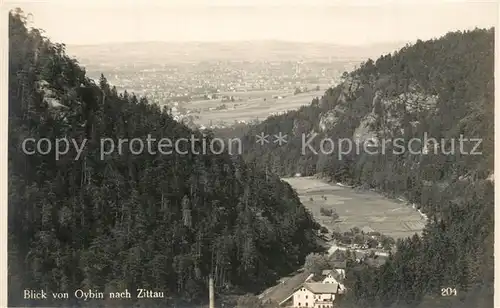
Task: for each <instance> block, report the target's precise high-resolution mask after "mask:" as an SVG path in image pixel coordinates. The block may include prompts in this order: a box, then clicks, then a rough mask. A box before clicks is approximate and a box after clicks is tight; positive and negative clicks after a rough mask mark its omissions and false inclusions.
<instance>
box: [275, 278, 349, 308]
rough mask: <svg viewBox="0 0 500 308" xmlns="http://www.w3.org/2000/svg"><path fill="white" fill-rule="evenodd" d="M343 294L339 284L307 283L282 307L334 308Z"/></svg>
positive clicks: (283, 302)
mask: <svg viewBox="0 0 500 308" xmlns="http://www.w3.org/2000/svg"><path fill="white" fill-rule="evenodd" d="M342 293H344V291H343V288H342V287H341V286H340V285H339V284H338V283H322V282H305V283H303V284H302V285H301V286H300V287H299V288H297V289H296V290H295V291H294V292H293V293H292V294H291V295H290V296H288V297H287V298H285V299H284V300H283V301H282V302H281V303H280V306H288V307H293V308H298V307H314V308H332V307H333V302H334V301H335V298H336V297H337V296H338V295H339V294H342Z"/></svg>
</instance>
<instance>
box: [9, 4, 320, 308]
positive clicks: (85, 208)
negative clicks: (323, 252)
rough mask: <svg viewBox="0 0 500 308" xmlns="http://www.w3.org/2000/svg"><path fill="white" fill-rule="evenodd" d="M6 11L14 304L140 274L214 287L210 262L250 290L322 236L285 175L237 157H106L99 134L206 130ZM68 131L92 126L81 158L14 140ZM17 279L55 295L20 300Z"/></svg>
mask: <svg viewBox="0 0 500 308" xmlns="http://www.w3.org/2000/svg"><path fill="white" fill-rule="evenodd" d="M9 22H10V25H9V36H10V46H9V47H10V52H9V65H10V66H9V153H8V155H9V159H8V164H9V165H8V166H9V170H8V176H9V187H8V191H9V306H11V305H12V306H15V305H22V306H34V305H36V306H52V305H65V306H68V305H69V303H63V302H61V300H54V299H52V297H51V295H50V292H51V291H52V292H68V293H69V294H70V298H72V297H73V293H74V291H75V290H76V289H83V290H88V289H91V290H93V291H101V292H115V291H119V292H122V291H124V290H125V289H128V290H129V291H130V292H131V293H135V290H136V289H137V288H139V287H140V288H147V289H150V290H156V291H164V292H165V296H166V297H167V296H168V297H172V298H173V299H172V300H175V299H183V300H185V301H186V302H191V303H193V302H196V301H199V300H200V299H201V300H205V299H208V298H207V295H208V293H207V292H208V291H207V277H208V275H209V274H213V276H214V278H215V284H216V288H217V290H216V291H217V293H218V294H220V293H222V292H223V291H225V290H227V291H232V290H242V291H245V292H248V291H258V290H261V289H262V288H263V287H265V286H268V285H270V284H273V283H274V282H275V281H276V279H277V278H278V277H280V276H282V275H284V274H287V273H289V272H290V271H292V270H294V269H297V267H298V266H300V265H301V264H302V263H303V261H304V258H305V256H306V255H307V254H308V253H310V252H312V251H315V250H317V249H318V247H317V245H316V244H315V243H316V241H315V234H316V230H317V229H318V225H317V224H316V223H315V222H314V221H313V220H312V218H311V216H310V214H309V213H308V212H307V211H306V210H305V208H304V207H303V206H302V204H301V203H300V201H299V199H298V197H297V195H296V193H295V192H294V191H293V190H292V189H291V187H290V186H289V185H288V184H286V183H284V182H281V181H280V179H279V178H278V177H277V176H276V175H271V174H267V173H266V172H262V171H259V169H257V168H253V167H251V166H249V165H248V164H245V163H244V162H242V160H241V159H239V158H238V157H230V156H229V155H227V154H220V155H216V154H210V153H209V154H206V155H195V154H187V155H180V154H176V153H175V152H174V153H173V154H171V155H162V154H159V152H158V154H150V153H148V152H144V153H143V154H140V155H132V154H130V153H129V152H127V151H124V153H122V154H119V153H117V151H115V152H114V153H113V154H112V155H109V156H107V157H105V159H103V160H101V159H100V153H99V146H100V144H99V143H100V142H99V140H100V138H112V139H114V140H116V139H119V138H130V139H131V138H141V139H143V140H146V136H147V135H148V134H151V135H152V136H153V137H155V138H166V137H168V138H170V139H172V140H176V139H178V138H181V137H185V138H188V139H189V136H190V135H191V134H196V135H197V136H201V134H200V133H199V132H196V131H191V130H189V129H188V128H186V127H185V126H183V125H182V124H179V123H177V122H175V121H174V120H173V119H172V118H171V117H170V116H169V115H168V114H167V113H166V112H164V111H162V110H160V109H159V107H157V106H155V105H152V104H149V103H148V102H147V101H146V100H145V99H139V98H137V97H136V96H135V95H133V94H129V93H126V92H125V93H122V94H118V93H116V90H115V89H114V88H113V87H110V85H109V84H108V83H107V82H106V79H105V77H104V76H102V77H101V80H100V81H99V82H98V84H95V83H94V82H93V81H92V80H90V79H89V78H87V77H86V76H85V70H84V69H83V68H82V67H80V66H79V65H78V63H77V61H76V60H74V59H71V58H69V57H68V56H66V55H65V51H64V45H62V44H56V43H52V42H50V41H49V40H48V39H47V38H44V37H43V36H42V34H41V32H40V31H39V30H36V29H27V28H26V25H25V18H24V17H23V15H22V12H21V11H20V10H17V11H16V12H14V13H12V14H11V15H10V20H9ZM64 137H66V138H69V139H71V138H73V139H74V140H75V141H76V142H77V143H78V145H81V144H82V142H83V140H84V139H87V140H88V142H87V145H86V147H85V151H83V153H82V154H81V156H80V157H79V158H78V159H75V157H76V156H77V152H76V150H75V149H74V147H71V149H70V151H69V152H68V153H67V154H65V155H63V156H62V157H61V158H60V159H59V160H56V158H55V156H54V150H52V152H50V153H49V154H48V155H41V154H34V155H27V154H25V153H23V151H22V148H21V145H22V142H23V140H25V138H35V139H36V140H38V139H40V138H48V139H49V140H51V141H52V142H54V141H55V139H56V138H64ZM199 147H201V145H199ZM199 147H198V148H199ZM198 150H199V149H198ZM24 289H34V290H40V289H44V290H45V291H47V292H49V298H48V299H46V300H43V301H40V302H35V301H25V300H23V299H22V297H23V290H24ZM165 300H166V299H165ZM165 300H163V301H162V300H153V301H152V302H148V301H144V300H143V301H140V303H141V304H142V305H143V306H145V307H154V306H155V305H157V304H158V305H161V306H162V307H165ZM120 303H121V304H125V303H126V301H125V300H122V301H121V302H120ZM85 304H86V305H87V304H88V305H91V306H92V307H98V305H104V304H106V305H111V304H112V303H110V302H107V300H104V301H103V300H98V301H97V302H92V301H87V302H86V303H85ZM75 305H82V306H83V304H82V302H80V304H75ZM114 305H117V303H116V302H115V303H114ZM191 306H192V304H191Z"/></svg>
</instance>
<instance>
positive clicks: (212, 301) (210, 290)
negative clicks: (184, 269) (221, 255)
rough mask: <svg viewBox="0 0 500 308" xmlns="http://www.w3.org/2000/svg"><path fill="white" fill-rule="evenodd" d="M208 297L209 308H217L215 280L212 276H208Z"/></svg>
mask: <svg viewBox="0 0 500 308" xmlns="http://www.w3.org/2000/svg"><path fill="white" fill-rule="evenodd" d="M208 297H209V303H210V304H209V308H215V294H214V278H213V277H212V275H210V276H208Z"/></svg>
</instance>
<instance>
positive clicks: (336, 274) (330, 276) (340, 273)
mask: <svg viewBox="0 0 500 308" xmlns="http://www.w3.org/2000/svg"><path fill="white" fill-rule="evenodd" d="M322 275H323V276H324V277H325V278H324V279H323V283H340V282H339V281H338V280H343V279H345V270H344V269H343V268H337V269H334V270H324V271H323V272H322Z"/></svg>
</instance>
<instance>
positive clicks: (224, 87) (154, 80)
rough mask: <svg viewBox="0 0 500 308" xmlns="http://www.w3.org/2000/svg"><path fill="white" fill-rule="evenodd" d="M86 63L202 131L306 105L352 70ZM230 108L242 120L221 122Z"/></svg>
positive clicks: (337, 66)
mask: <svg viewBox="0 0 500 308" xmlns="http://www.w3.org/2000/svg"><path fill="white" fill-rule="evenodd" d="M84 65H85V67H86V69H87V71H88V73H89V76H91V77H92V78H94V79H98V78H99V77H100V75H101V73H102V74H104V76H105V77H106V78H107V80H108V82H109V83H110V84H112V85H114V86H115V87H116V89H117V90H118V92H122V91H125V90H126V91H127V92H128V93H134V94H136V95H137V96H145V97H146V98H148V100H149V102H151V103H155V104H158V105H160V106H161V107H166V108H167V109H168V110H169V112H171V114H172V116H173V117H174V119H176V120H177V121H183V122H184V123H186V124H188V125H191V126H196V127H198V128H202V129H203V128H221V127H222V128H223V127H227V126H229V125H233V124H235V123H250V122H253V121H258V119H259V118H260V119H264V118H266V117H267V116H270V115H275V114H279V113H281V112H285V111H286V110H288V109H290V108H294V107H299V106H300V105H306V104H309V103H310V102H311V100H312V99H313V98H314V97H316V96H321V95H322V93H324V91H325V90H326V89H327V88H329V87H331V86H333V85H336V84H337V83H338V82H339V81H340V76H341V75H342V72H343V71H345V70H347V69H349V68H350V67H351V66H352V64H349V63H339V62H334V63H332V62H327V63H323V62H304V61H284V62H278V61H274V62H268V61H259V62H252V61H215V62H208V61H203V62H198V63H180V64H165V65H162V66H157V65H155V66H153V65H143V64H142V65H134V64H123V65H111V64H109V63H89V64H84ZM138 66H140V67H138ZM277 101H280V102H277ZM247 102H249V103H251V104H252V109H254V110H253V111H255V109H256V107H258V105H259V103H260V104H262V105H263V106H262V107H263V108H261V109H263V110H259V114H253V115H252V113H247V112H245V106H246V103H247ZM277 104H281V105H283V108H281V107H278V105H277ZM267 106H272V107H273V108H274V109H273V108H267ZM277 107H278V109H276V108H277ZM285 107H286V108H285ZM228 110H233V111H234V110H236V112H240V113H241V114H240V115H241V116H238V115H236V116H233V114H231V116H228V118H230V120H224V119H223V118H224V116H222V117H219V116H218V114H217V112H218V111H220V112H226V113H227V111H228ZM208 113H210V115H209V116H208V117H207V116H206V115H207V114H208Z"/></svg>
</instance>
